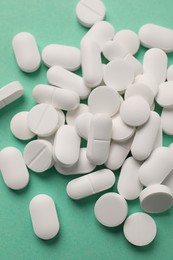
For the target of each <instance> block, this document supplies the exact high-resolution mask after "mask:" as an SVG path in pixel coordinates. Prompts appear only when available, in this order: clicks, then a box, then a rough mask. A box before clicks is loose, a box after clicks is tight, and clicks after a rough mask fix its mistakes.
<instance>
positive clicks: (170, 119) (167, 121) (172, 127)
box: [161, 108, 173, 135]
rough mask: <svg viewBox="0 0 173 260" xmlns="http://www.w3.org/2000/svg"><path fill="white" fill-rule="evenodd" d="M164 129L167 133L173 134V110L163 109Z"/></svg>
mask: <svg viewBox="0 0 173 260" xmlns="http://www.w3.org/2000/svg"><path fill="white" fill-rule="evenodd" d="M161 125H162V131H163V132H164V133H165V134H167V135H173V110H168V109H165V108H164V109H163V110H162V114H161Z"/></svg>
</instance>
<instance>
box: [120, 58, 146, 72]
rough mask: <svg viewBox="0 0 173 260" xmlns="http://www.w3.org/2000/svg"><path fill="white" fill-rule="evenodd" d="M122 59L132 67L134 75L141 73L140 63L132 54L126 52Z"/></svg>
mask: <svg viewBox="0 0 173 260" xmlns="http://www.w3.org/2000/svg"><path fill="white" fill-rule="evenodd" d="M123 60H124V61H125V62H126V63H127V64H128V65H130V67H131V68H132V69H133V72H134V75H135V76H136V75H139V74H141V73H143V66H142V64H141V63H140V62H139V61H138V59H136V58H135V57H134V56H133V55H132V54H130V53H128V54H127V55H126V57H124V59H123Z"/></svg>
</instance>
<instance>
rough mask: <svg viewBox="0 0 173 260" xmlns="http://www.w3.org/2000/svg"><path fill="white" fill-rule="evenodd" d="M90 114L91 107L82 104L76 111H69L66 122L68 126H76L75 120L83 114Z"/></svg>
mask: <svg viewBox="0 0 173 260" xmlns="http://www.w3.org/2000/svg"><path fill="white" fill-rule="evenodd" d="M87 112H90V109H89V106H87V105H86V104H82V103H81V104H80V105H79V106H78V107H77V108H76V109H74V110H73V111H68V112H67V114H66V122H67V124H68V125H75V120H76V118H77V117H78V116H79V115H82V114H83V113H87Z"/></svg>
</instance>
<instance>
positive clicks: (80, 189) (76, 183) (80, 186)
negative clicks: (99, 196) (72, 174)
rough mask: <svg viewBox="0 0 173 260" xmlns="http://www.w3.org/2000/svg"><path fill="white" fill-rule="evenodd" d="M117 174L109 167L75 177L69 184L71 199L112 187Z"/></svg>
mask: <svg viewBox="0 0 173 260" xmlns="http://www.w3.org/2000/svg"><path fill="white" fill-rule="evenodd" d="M114 183H115V175H114V173H113V172H112V171H110V170H108V169H102V170H99V171H96V172H92V173H89V174H87V175H84V176H82V177H79V178H76V179H73V180H72V181H70V182H69V183H68V184H67V188H66V191H67V194H68V196H69V197H70V198H71V199H74V200H79V199H83V198H85V197H88V196H90V195H93V194H96V193H98V192H101V191H104V190H107V189H109V188H111V187H112V186H113V185H114Z"/></svg>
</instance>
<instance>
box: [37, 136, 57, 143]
mask: <svg viewBox="0 0 173 260" xmlns="http://www.w3.org/2000/svg"><path fill="white" fill-rule="evenodd" d="M55 134H56V133H54V134H53V135H49V136H47V137H42V136H37V139H38V140H45V141H48V142H49V143H51V144H52V146H53V145H54V140H55Z"/></svg>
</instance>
